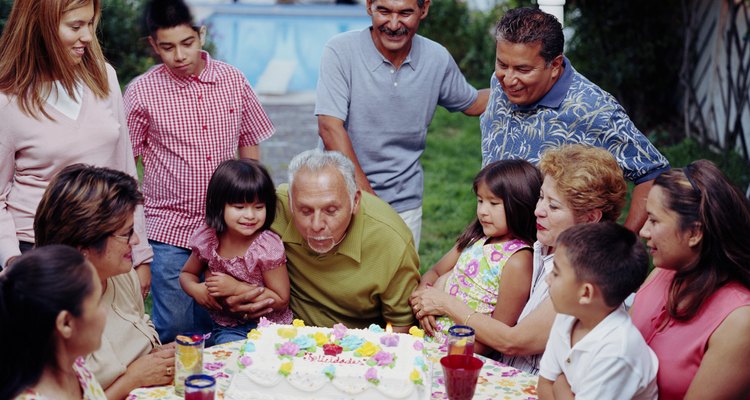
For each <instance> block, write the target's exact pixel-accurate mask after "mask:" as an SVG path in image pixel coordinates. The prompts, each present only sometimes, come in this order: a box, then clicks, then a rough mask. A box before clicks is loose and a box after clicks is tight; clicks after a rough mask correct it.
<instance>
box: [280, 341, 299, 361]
mask: <svg viewBox="0 0 750 400" xmlns="http://www.w3.org/2000/svg"><path fill="white" fill-rule="evenodd" d="M276 352H277V353H278V354H279V355H280V356H292V357H293V356H296V355H297V353H299V346H297V345H296V344H295V343H293V342H286V343H284V344H282V345H281V346H280V347H279V349H278V350H276Z"/></svg>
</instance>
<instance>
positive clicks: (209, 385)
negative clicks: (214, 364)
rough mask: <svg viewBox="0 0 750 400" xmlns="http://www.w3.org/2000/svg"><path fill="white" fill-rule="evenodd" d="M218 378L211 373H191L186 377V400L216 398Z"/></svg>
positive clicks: (209, 399)
mask: <svg viewBox="0 0 750 400" xmlns="http://www.w3.org/2000/svg"><path fill="white" fill-rule="evenodd" d="M215 393H216V379H214V378H213V377H212V376H210V375H204V374H199V375H190V376H188V377H187V378H186V379H185V400H214V394H215Z"/></svg>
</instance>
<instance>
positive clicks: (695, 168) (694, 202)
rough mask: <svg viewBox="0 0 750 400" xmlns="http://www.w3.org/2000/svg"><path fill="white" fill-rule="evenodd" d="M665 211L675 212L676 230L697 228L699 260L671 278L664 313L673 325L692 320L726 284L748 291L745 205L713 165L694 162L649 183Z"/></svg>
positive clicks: (748, 214)
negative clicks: (659, 191) (662, 197)
mask: <svg viewBox="0 0 750 400" xmlns="http://www.w3.org/2000/svg"><path fill="white" fill-rule="evenodd" d="M657 186H658V187H660V188H661V189H662V190H663V191H664V194H665V197H666V200H665V201H666V203H667V204H665V207H667V208H668V209H670V210H672V211H673V212H675V213H677V215H678V218H679V224H680V229H681V230H682V231H683V232H684V231H687V230H689V229H700V231H701V232H702V233H703V239H702V240H701V242H700V244H699V246H700V255H699V256H698V260H697V261H696V262H695V263H694V264H692V265H685V266H681V268H680V269H678V270H677V271H676V273H675V275H674V278H673V279H672V283H671V286H670V288H669V296H668V298H667V312H669V315H670V316H671V317H672V318H674V319H677V320H682V321H686V320H689V319H691V318H693V317H694V316H695V314H696V313H697V312H698V310H699V309H700V307H701V306H702V305H703V303H704V302H705V301H706V299H708V298H709V297H710V296H711V295H712V294H713V293H714V292H715V291H716V290H718V289H719V288H720V287H721V286H723V285H724V284H726V283H728V282H730V281H736V282H739V283H740V284H742V285H744V286H745V287H747V288H750V246H748V243H747V240H748V238H749V237H750V205H748V201H747V199H746V198H745V196H744V195H743V194H742V193H741V192H740V191H739V190H738V189H737V188H735V187H734V186H732V184H731V183H730V182H729V180H728V179H727V178H726V176H724V174H723V173H722V172H721V171H720V170H719V168H717V167H716V166H715V165H714V164H713V163H711V162H710V161H708V160H698V161H695V162H693V163H691V164H690V165H688V166H687V167H685V168H680V169H672V170H669V171H667V172H664V173H663V174H661V175H659V176H658V177H657V178H656V179H655V180H654V187H657Z"/></svg>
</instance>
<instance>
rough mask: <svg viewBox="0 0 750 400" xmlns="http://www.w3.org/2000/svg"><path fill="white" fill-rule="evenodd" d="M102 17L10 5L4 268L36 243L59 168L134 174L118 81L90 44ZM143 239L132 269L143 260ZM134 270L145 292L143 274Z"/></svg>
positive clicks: (96, 10) (3, 94) (79, 8)
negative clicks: (37, 223) (38, 219)
mask: <svg viewBox="0 0 750 400" xmlns="http://www.w3.org/2000/svg"><path fill="white" fill-rule="evenodd" d="M100 15H101V1H100V0H45V1H39V0H15V1H14V3H13V8H12V10H11V12H10V15H9V16H8V20H7V22H6V24H5V29H4V31H3V34H2V36H1V37H0V121H2V124H0V138H2V140H0V160H3V162H2V163H0V264H1V265H8V264H9V263H10V262H12V261H13V259H14V257H16V256H18V255H19V254H21V252H22V251H25V250H28V249H30V248H31V247H32V246H33V244H34V242H35V240H34V231H33V221H34V211H35V210H36V208H37V204H38V203H39V199H41V198H42V194H43V193H44V189H45V188H46V187H47V185H48V184H49V181H50V180H51V179H52V177H53V176H55V174H56V173H57V172H59V171H60V170H61V169H62V168H64V167H65V166H67V165H70V164H74V163H86V164H92V165H97V166H102V167H109V168H113V169H117V170H120V171H124V172H127V173H129V174H130V175H133V176H136V170H135V162H134V158H133V153H132V147H131V145H130V139H129V135H128V130H127V124H126V123H125V116H124V111H123V104H122V96H121V93H120V85H119V83H118V82H117V76H116V75H115V71H114V69H113V68H112V66H110V65H109V64H107V63H106V62H105V60H104V55H103V54H102V50H101V48H100V46H99V42H98V41H97V38H96V27H97V24H98V23H99V17H100ZM138 215H139V218H138V233H139V235H141V237H144V238H145V229H144V228H145V227H144V226H143V217H142V216H143V213H142V211H141V212H140V213H139V214H138ZM142 243H143V244H142V245H140V246H138V247H137V248H136V252H135V257H134V258H135V260H134V261H135V264H134V265H136V266H138V265H140V264H142V263H145V262H148V261H150V257H151V251H150V248H149V247H148V244H147V243H146V241H145V240H144V241H143V242H142ZM146 266H147V264H146ZM138 270H139V271H138V272H139V276H140V277H141V278H142V279H141V285H142V289H143V290H144V291H145V288H146V287H147V286H148V281H149V280H150V275H149V274H148V268H139V269H138Z"/></svg>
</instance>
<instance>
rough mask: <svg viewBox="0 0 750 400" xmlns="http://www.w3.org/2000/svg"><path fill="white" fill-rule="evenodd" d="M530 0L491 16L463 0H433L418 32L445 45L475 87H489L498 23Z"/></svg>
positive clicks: (504, 6) (506, 6)
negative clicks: (470, 7)
mask: <svg viewBox="0 0 750 400" xmlns="http://www.w3.org/2000/svg"><path fill="white" fill-rule="evenodd" d="M531 4H532V1H531V0H509V1H508V2H506V3H503V4H500V5H498V6H496V7H495V8H494V9H493V10H492V11H490V12H488V13H482V12H479V11H471V10H469V8H468V6H467V5H466V3H465V2H464V1H460V0H433V1H432V5H431V6H430V13H429V14H428V15H427V18H425V20H424V21H423V22H422V24H421V25H420V27H419V33H420V34H421V35H422V36H425V37H428V38H430V39H432V40H434V41H436V42H438V43H440V44H442V45H443V46H445V47H446V48H447V49H448V51H449V52H450V53H451V55H452V56H453V59H454V60H456V63H457V64H458V66H459V68H461V72H463V74H464V76H466V79H467V80H468V81H469V82H471V84H472V85H474V86H475V87H478V88H484V87H487V86H488V85H489V82H490V76H491V75H492V73H493V71H494V70H495V24H496V23H497V21H498V20H499V19H500V17H502V16H503V14H505V12H506V11H507V10H509V9H511V8H515V7H519V6H528V5H531Z"/></svg>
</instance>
